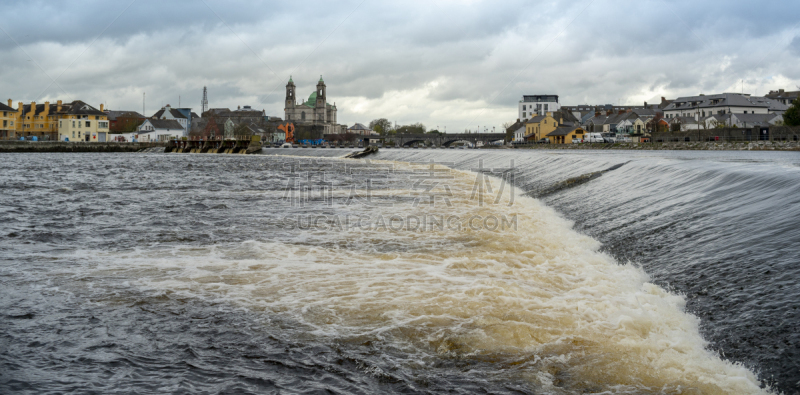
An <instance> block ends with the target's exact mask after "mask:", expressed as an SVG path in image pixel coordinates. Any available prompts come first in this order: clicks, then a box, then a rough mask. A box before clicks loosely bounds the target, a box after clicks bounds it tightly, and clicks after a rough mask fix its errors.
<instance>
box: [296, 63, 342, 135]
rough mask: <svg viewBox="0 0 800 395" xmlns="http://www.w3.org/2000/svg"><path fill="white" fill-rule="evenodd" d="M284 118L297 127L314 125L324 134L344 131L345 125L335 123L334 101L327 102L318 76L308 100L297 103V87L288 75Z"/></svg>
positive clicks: (323, 85) (322, 83) (321, 81)
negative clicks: (332, 102)
mask: <svg viewBox="0 0 800 395" xmlns="http://www.w3.org/2000/svg"><path fill="white" fill-rule="evenodd" d="M283 111H284V113H285V115H286V118H285V119H286V120H287V121H290V122H292V123H294V124H295V125H296V126H298V127H302V126H306V127H312V126H317V127H314V128H313V129H318V130H319V129H321V130H320V131H322V133H324V134H334V133H344V131H345V129H346V126H345V125H337V124H336V103H334V104H333V105H331V104H328V96H327V92H326V91H325V81H323V80H322V76H319V82H317V90H316V91H314V92H313V93H311V95H309V96H308V100H307V101H305V102H303V103H301V104H297V89H296V87H295V85H294V81H292V78H291V77H289V83H288V84H286V107H285V108H284V109H283Z"/></svg>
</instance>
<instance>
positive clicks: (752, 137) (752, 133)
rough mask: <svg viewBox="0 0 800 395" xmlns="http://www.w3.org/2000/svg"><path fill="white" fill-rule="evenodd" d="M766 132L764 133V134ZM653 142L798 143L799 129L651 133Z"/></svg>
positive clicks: (786, 127) (778, 127) (759, 128)
mask: <svg viewBox="0 0 800 395" xmlns="http://www.w3.org/2000/svg"><path fill="white" fill-rule="evenodd" d="M765 132H766V133H765ZM651 139H652V141H655V142H678V141H681V142H690V141H748V142H749V141H759V140H770V141H776V140H777V141H798V140H800V127H797V126H794V127H791V126H770V127H768V128H761V127H755V128H714V129H698V130H684V131H674V132H673V131H669V132H658V133H653V134H652V137H651Z"/></svg>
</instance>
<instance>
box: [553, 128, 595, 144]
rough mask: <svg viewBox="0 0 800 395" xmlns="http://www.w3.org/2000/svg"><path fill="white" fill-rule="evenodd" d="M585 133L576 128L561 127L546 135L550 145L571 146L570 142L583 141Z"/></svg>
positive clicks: (581, 129)
mask: <svg viewBox="0 0 800 395" xmlns="http://www.w3.org/2000/svg"><path fill="white" fill-rule="evenodd" d="M585 135H586V131H585V130H583V128H580V127H577V126H562V127H560V128H556V130H554V131H552V132H550V133H548V134H547V138H549V139H550V143H551V144H572V140H583V137H584V136H585Z"/></svg>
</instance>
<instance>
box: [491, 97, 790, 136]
mask: <svg viewBox="0 0 800 395" xmlns="http://www.w3.org/2000/svg"><path fill="white" fill-rule="evenodd" d="M541 97H546V98H548V100H554V101H555V102H557V100H558V96H556V95H539V96H537V95H531V96H527V95H526V96H523V100H521V101H520V103H531V102H533V103H536V101H535V100H540V98H541ZM798 97H800V91H796V92H786V91H784V90H783V89H781V90H778V91H770V93H769V94H768V95H765V96H751V95H749V94H741V93H721V94H714V95H703V94H701V95H698V96H687V97H679V98H677V99H674V100H667V99H665V98H664V97H662V98H661V102H660V103H659V104H653V105H650V104H648V103H646V102H645V103H644V106H639V107H636V106H612V105H610V104H607V105H600V106H594V105H578V106H560V105H555V106H554V105H553V102H550V103H548V108H554V107H555V108H558V111H554V112H545V113H544V114H538V112H539V108H540V107H538V106H537V107H534V113H533V114H531V113H530V112H529V110H530V108H528V105H527V104H522V105H521V107H520V115H521V117H520V118H519V119H517V122H516V123H514V124H513V125H512V126H511V127H510V128H509V129H507V131H508V132H510V133H511V134H512V136H513V138H512V141H513V142H515V143H521V142H535V141H540V140H541V139H543V138H548V139H549V140H550V142H556V141H560V140H562V139H561V138H560V135H561V134H562V133H564V129H562V130H559V132H558V133H555V134H553V135H550V134H551V133H553V132H555V130H556V129H559V128H572V129H571V130H572V134H571V135H575V136H577V135H579V133H578V132H580V131H582V132H583V134H584V135H585V133H608V134H615V135H619V134H622V135H627V136H629V137H631V138H632V139H634V140H635V139H637V138H645V137H647V136H649V135H650V134H651V133H653V132H656V131H666V130H672V131H675V130H677V131H688V130H698V129H713V128H722V127H727V128H752V127H760V126H776V125H782V124H783V113H784V112H785V111H786V110H788V109H789V107H790V106H791V104H792V102H793V101H795V100H797V98H798ZM542 100H543V99H542ZM523 106H524V107H523ZM541 108H543V107H541ZM523 109H525V110H528V111H522V110H523ZM578 129H580V130H578ZM551 137H552V138H551ZM563 140H564V141H567V140H570V139H569V138H565V139H563Z"/></svg>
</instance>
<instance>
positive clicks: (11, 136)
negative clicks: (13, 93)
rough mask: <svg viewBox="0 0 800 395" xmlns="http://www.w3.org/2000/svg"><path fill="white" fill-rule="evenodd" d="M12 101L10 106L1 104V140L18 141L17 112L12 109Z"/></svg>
mask: <svg viewBox="0 0 800 395" xmlns="http://www.w3.org/2000/svg"><path fill="white" fill-rule="evenodd" d="M11 103H12V101H11V100H9V101H8V105H5V104H3V103H0V140H16V139H17V133H16V131H17V126H16V124H17V118H18V116H17V110H15V109H14V108H13V107H11Z"/></svg>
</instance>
